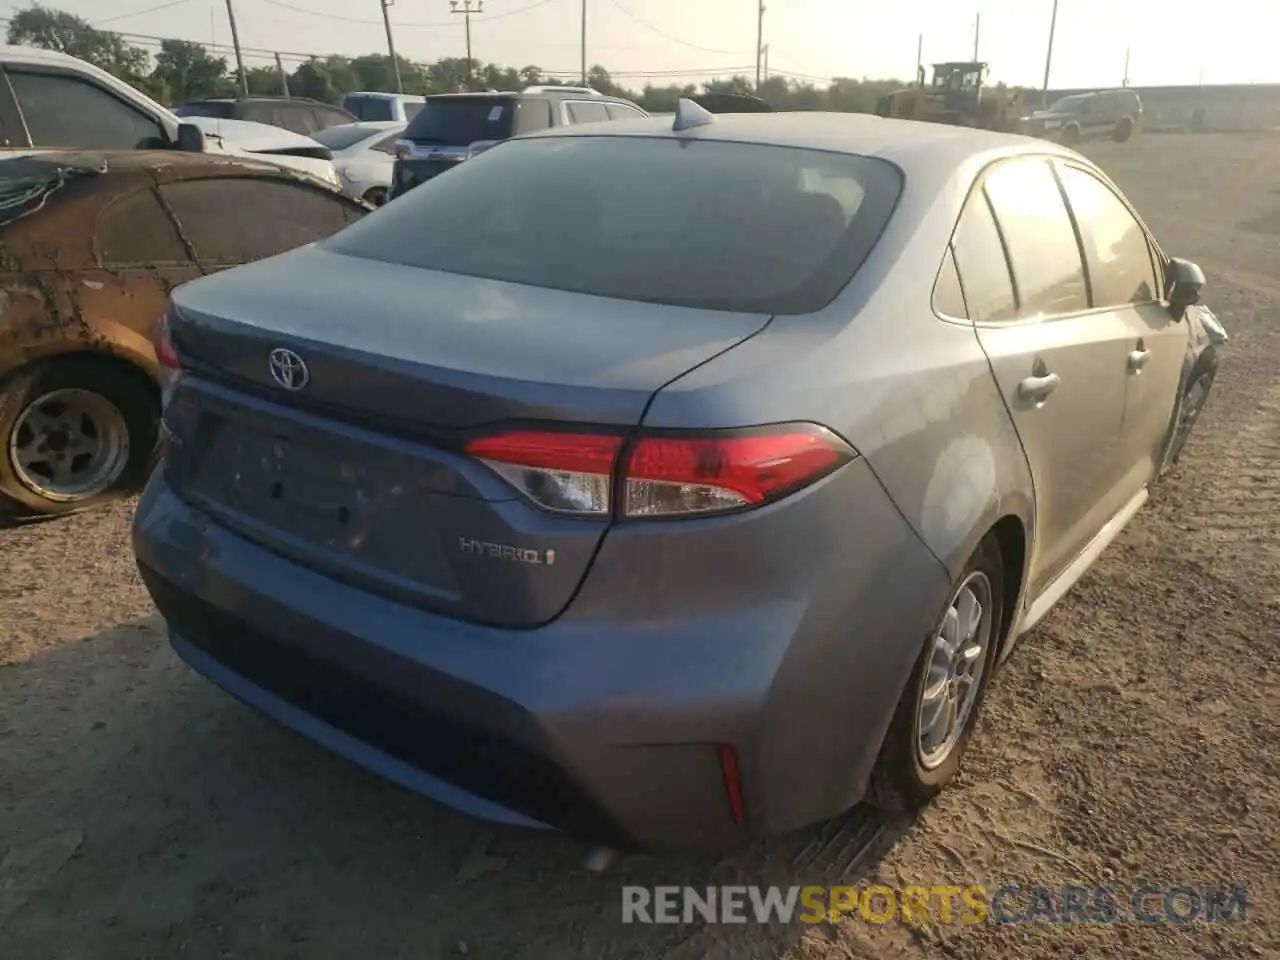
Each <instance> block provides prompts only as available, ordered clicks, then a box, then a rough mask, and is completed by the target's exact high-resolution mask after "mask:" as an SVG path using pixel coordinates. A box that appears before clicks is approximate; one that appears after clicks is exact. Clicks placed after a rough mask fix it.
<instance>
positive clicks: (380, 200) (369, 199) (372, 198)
mask: <svg viewBox="0 0 1280 960" xmlns="http://www.w3.org/2000/svg"><path fill="white" fill-rule="evenodd" d="M362 199H363V200H364V202H365V203H367V204H369V205H370V206H373V207H380V206H382V205H383V204H384V203H386V202H387V199H388V195H387V188H386V187H370V188H369V189H368V190H366V191H365V194H364V197H363V198H362Z"/></svg>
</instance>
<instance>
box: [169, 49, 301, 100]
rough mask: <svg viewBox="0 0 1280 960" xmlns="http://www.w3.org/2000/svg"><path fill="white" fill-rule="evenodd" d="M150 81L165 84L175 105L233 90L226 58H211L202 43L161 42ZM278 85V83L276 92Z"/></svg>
mask: <svg viewBox="0 0 1280 960" xmlns="http://www.w3.org/2000/svg"><path fill="white" fill-rule="evenodd" d="M151 80H152V83H153V84H154V83H157V82H158V83H163V84H164V87H165V89H166V90H167V92H168V95H169V99H170V102H172V103H184V102H186V101H188V100H198V99H200V98H202V97H214V96H219V95H225V94H227V93H230V92H231V91H232V89H233V88H234V84H233V83H232V81H231V78H230V77H228V76H227V61H226V59H225V58H223V57H211V56H210V55H209V53H208V51H206V50H205V48H204V47H202V46H201V45H200V44H198V43H191V42H190V41H187V40H164V41H162V42H161V44H160V52H159V53H157V54H156V67H155V70H154V71H152V74H151ZM279 86H280V85H279V82H277V83H276V88H277V90H278V89H279Z"/></svg>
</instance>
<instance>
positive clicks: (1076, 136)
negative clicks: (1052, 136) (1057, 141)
mask: <svg viewBox="0 0 1280 960" xmlns="http://www.w3.org/2000/svg"><path fill="white" fill-rule="evenodd" d="M1062 142H1063V143H1064V144H1066V145H1067V146H1075V145H1076V144H1077V143H1079V142H1080V128H1079V127H1077V126H1074V125H1073V126H1070V127H1063V128H1062Z"/></svg>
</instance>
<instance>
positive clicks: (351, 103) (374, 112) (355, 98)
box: [335, 94, 396, 149]
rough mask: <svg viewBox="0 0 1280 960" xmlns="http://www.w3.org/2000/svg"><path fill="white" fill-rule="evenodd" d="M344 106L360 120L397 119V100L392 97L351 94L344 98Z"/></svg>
mask: <svg viewBox="0 0 1280 960" xmlns="http://www.w3.org/2000/svg"><path fill="white" fill-rule="evenodd" d="M342 108H343V109H344V110H346V111H347V113H350V114H354V115H355V117H356V119H358V120H395V119H396V112H395V102H394V101H393V100H392V99H391V98H390V97H362V96H359V95H357V94H351V95H349V96H347V97H345V98H344V99H343V101H342ZM335 149H341V148H340V147H337V148H335Z"/></svg>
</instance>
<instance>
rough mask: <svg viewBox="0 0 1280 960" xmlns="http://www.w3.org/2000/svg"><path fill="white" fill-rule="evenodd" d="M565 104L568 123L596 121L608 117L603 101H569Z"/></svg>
mask: <svg viewBox="0 0 1280 960" xmlns="http://www.w3.org/2000/svg"><path fill="white" fill-rule="evenodd" d="M567 106H568V109H569V122H570V123H574V124H578V123H596V122H598V121H600V120H608V119H609V111H608V110H607V109H606V108H605V105H604V104H603V103H570V104H567Z"/></svg>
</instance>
